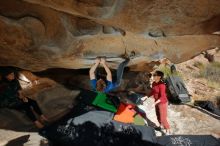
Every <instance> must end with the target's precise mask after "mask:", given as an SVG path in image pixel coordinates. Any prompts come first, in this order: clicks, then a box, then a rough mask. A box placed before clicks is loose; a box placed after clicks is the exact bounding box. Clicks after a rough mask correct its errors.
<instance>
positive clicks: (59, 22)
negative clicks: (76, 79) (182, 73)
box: [0, 0, 220, 71]
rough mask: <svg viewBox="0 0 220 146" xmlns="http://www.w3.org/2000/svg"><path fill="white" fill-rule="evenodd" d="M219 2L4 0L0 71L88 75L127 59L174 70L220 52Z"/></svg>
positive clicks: (0, 7) (0, 13)
mask: <svg viewBox="0 0 220 146" xmlns="http://www.w3.org/2000/svg"><path fill="white" fill-rule="evenodd" d="M219 7H220V3H219V1H218V0H212V1H206V0H194V1H191V0H179V1H169V0H129V1H126V0H120V1H117V0H89V1H86V0H66V1H60V0H50V1H45V0H23V1H22V0H7V1H1V2H0V36H1V37H0V49H1V53H0V65H2V66H6V65H12V66H17V67H21V68H24V69H29V70H32V71H40V70H44V69H47V68H57V67H59V68H72V69H78V68H88V67H90V66H91V64H92V63H93V58H95V57H96V56H107V57H108V59H107V60H108V61H111V62H110V66H111V67H112V68H115V67H116V65H117V64H118V63H119V62H121V61H122V59H121V58H120V56H121V55H122V54H123V53H124V52H125V50H126V51H127V52H128V53H129V52H131V51H133V50H134V51H135V52H136V57H135V59H133V60H132V61H131V62H130V63H129V66H132V68H131V69H132V70H144V69H145V67H146V68H147V67H149V65H148V64H149V63H151V62H152V61H157V60H158V59H161V58H163V57H166V58H169V59H170V60H171V61H172V62H175V63H179V62H183V61H186V60H188V59H190V58H191V57H193V56H195V55H197V54H199V53H200V52H201V51H203V50H206V49H209V48H212V47H218V46H220V36H219V33H218V32H219V31H220V9H219Z"/></svg>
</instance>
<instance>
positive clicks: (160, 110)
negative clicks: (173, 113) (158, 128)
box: [155, 102, 170, 129]
mask: <svg viewBox="0 0 220 146" xmlns="http://www.w3.org/2000/svg"><path fill="white" fill-rule="evenodd" d="M167 106H168V105H167V102H166V103H158V104H157V105H156V106H155V108H156V115H157V120H158V122H159V123H160V124H161V125H162V126H163V127H164V128H165V129H170V125H169V123H168V121H167Z"/></svg>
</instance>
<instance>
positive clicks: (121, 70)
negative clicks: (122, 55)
mask: <svg viewBox="0 0 220 146" xmlns="http://www.w3.org/2000/svg"><path fill="white" fill-rule="evenodd" d="M129 61H130V59H125V60H124V61H123V62H122V63H120V64H119V66H118V68H117V78H116V82H115V85H116V86H117V87H118V86H120V84H121V80H122V77H123V73H124V68H125V67H126V65H127V64H128V62H129Z"/></svg>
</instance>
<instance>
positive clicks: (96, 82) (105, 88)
mask: <svg viewBox="0 0 220 146" xmlns="http://www.w3.org/2000/svg"><path fill="white" fill-rule="evenodd" d="M129 60H130V59H128V58H127V59H125V61H123V62H122V63H121V64H120V65H119V66H118V69H117V80H116V82H113V81H112V73H111V71H110V69H109V67H108V66H107V64H106V60H105V58H96V60H95V64H94V65H93V66H92V67H91V68H90V70H89V77H90V81H91V86H92V89H93V90H95V91H99V92H104V93H108V92H110V91H112V90H113V89H115V88H117V87H119V86H120V84H121V79H122V76H123V72H124V68H125V66H126V65H127V64H128V62H129ZM99 64H101V65H102V66H103V67H104V69H105V72H106V73H107V75H106V79H103V78H100V79H96V75H95V71H96V68H97V67H98V66H99Z"/></svg>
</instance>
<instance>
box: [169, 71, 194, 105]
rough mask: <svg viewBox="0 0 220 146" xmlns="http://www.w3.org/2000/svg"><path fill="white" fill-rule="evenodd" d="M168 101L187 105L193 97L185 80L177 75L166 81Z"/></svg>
mask: <svg viewBox="0 0 220 146" xmlns="http://www.w3.org/2000/svg"><path fill="white" fill-rule="evenodd" d="M165 83H166V86H167V93H168V94H167V95H168V100H169V101H170V102H172V103H186V102H190V101H191V97H190V95H189V92H188V91H187V88H186V86H185V84H184V82H183V80H182V79H181V78H180V77H179V76H177V75H169V76H168V77H167V78H166V80H165Z"/></svg>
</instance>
